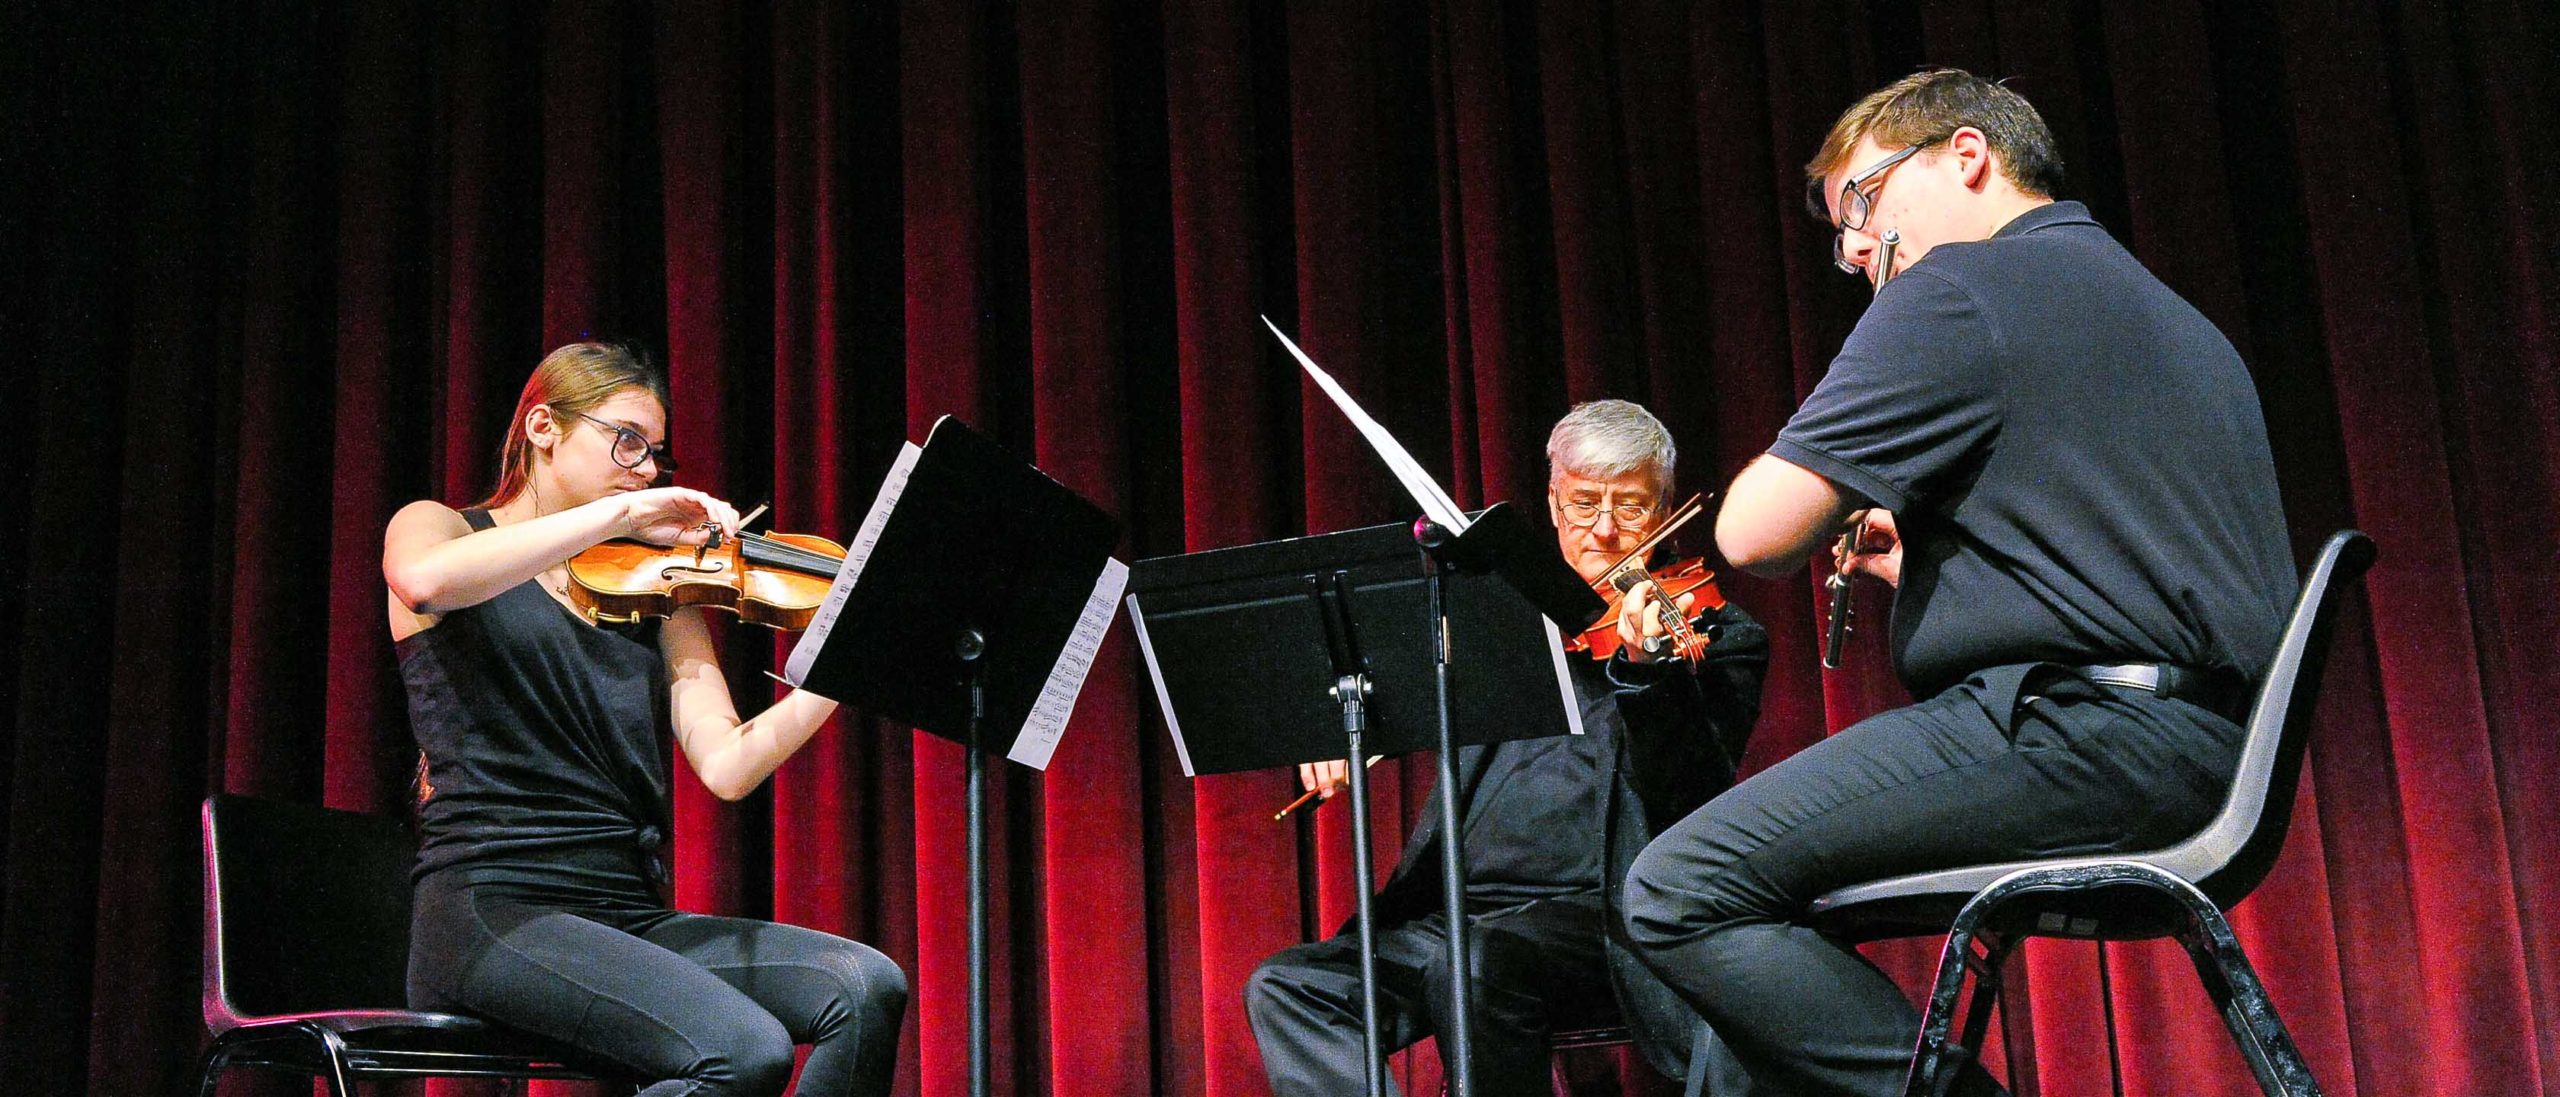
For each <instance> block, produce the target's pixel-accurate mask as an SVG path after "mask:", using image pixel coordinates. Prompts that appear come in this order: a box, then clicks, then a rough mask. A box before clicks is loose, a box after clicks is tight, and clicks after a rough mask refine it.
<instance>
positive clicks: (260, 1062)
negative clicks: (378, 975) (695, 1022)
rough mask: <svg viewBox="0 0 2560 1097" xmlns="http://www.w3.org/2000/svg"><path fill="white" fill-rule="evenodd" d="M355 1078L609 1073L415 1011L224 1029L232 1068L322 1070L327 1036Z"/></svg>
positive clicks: (454, 1018)
mask: <svg viewBox="0 0 2560 1097" xmlns="http://www.w3.org/2000/svg"><path fill="white" fill-rule="evenodd" d="M324 1033H326V1034H328V1035H330V1036H334V1037H336V1039H337V1040H338V1041H339V1043H340V1044H341V1045H343V1046H344V1048H345V1054H346V1064H347V1068H348V1070H349V1071H350V1072H351V1073H353V1074H356V1075H358V1076H400V1077H407V1076H458V1077H467V1076H496V1077H532V1078H597V1077H612V1076H613V1075H614V1073H615V1072H614V1071H613V1069H612V1068H611V1067H610V1066H609V1065H607V1064H603V1063H597V1062H592V1061H589V1060H587V1059H585V1058H583V1057H581V1056H580V1054H579V1053H578V1052H576V1051H574V1050H572V1049H570V1048H567V1047H564V1046H561V1045H559V1044H555V1043H553V1042H551V1041H548V1040H544V1039H542V1038H540V1037H536V1036H531V1035H528V1034H525V1033H522V1032H517V1031H514V1030H512V1029H506V1028H501V1027H499V1026H497V1025H493V1024H490V1023H488V1022H486V1021H482V1020H480V1019H478V1018H474V1017H464V1016H461V1015H458V1014H452V1013H433V1012H426V1011H418V1010H387V1009H351V1010H330V1011H323V1012H317V1013H304V1014H292V1015H287V1016H278V1017H261V1018H256V1019H254V1020H250V1021H247V1022H245V1023H243V1024H241V1025H240V1026H238V1027H236V1028H232V1029H229V1030H227V1031H225V1032H223V1033H222V1034H221V1035H220V1036H219V1037H218V1040H219V1041H220V1042H221V1043H224V1044H227V1045H230V1046H231V1048H232V1049H233V1050H232V1052H231V1054H230V1055H229V1057H228V1060H229V1062H230V1063H232V1064H234V1065H237V1066H251V1067H261V1068H265V1069H271V1070H291V1071H299V1072H305V1073H321V1072H325V1071H326V1070H327V1069H328V1052H327V1044H326V1040H327V1037H326V1036H324V1035H323V1034H324Z"/></svg>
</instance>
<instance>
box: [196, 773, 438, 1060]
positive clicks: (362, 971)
mask: <svg viewBox="0 0 2560 1097" xmlns="http://www.w3.org/2000/svg"><path fill="white" fill-rule="evenodd" d="M415 856H416V854H415V847H414V845H413V843H412V842H411V840H410V838H409V832H408V828H407V826H406V825H405V824H403V823H402V822H401V821H400V820H398V819H392V818H385V817H382V816H377V815H363V814H359V813H356V812H351V811H336V810H332V809H329V808H324V807H318V806H314V805H310V804H293V803H282V802H279V801H274V800H261V799H253V798H250V797H246V796H233V795H228V794H217V795H215V796H213V797H211V798H209V799H207V800H206V801H205V802H204V1019H205V1024H206V1025H208V1026H210V1027H211V1028H212V1029H213V1031H214V1032H216V1033H221V1032H223V1031H225V1030H228V1029H230V1028H233V1027H236V1026H238V1025H239V1024H240V1023H241V1022H242V1021H244V1020H247V1019H251V1018H257V1017H274V1016H279V1015H289V1014H298V1013H310V1012H316V1011H320V1010H336V1009H401V1008H405V1002H406V1000H407V997H408V992H407V982H408V963H409V869H410V864H411V862H412V861H413V860H414V859H415Z"/></svg>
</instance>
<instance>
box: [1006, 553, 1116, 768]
mask: <svg viewBox="0 0 2560 1097" xmlns="http://www.w3.org/2000/svg"><path fill="white" fill-rule="evenodd" d="M1128 586H1129V565H1127V564H1123V563H1121V562H1120V561H1118V560H1116V559H1111V558H1109V557H1105V558H1104V559H1103V561H1102V574H1101V575H1098V576H1095V577H1094V580H1093V593H1091V594H1090V595H1087V596H1086V597H1085V600H1084V612H1082V613H1079V614H1077V615H1076V627H1075V630H1074V631H1072V632H1069V633H1068V634H1067V646H1066V649H1065V650H1063V651H1060V652H1059V653H1058V661H1057V663H1056V664H1054V665H1052V666H1051V667H1050V668H1049V680H1048V682H1047V683H1045V684H1043V685H1042V686H1041V687H1040V696H1039V697H1038V698H1036V699H1034V700H1033V701H1032V702H1031V716H1030V718H1029V719H1026V720H1024V721H1023V722H1022V734H1021V735H1019V736H1017V737H1015V739H1014V741H1013V749H1012V750H1010V751H1007V752H1006V753H1005V757H1006V758H1009V759H1012V760H1013V761H1016V762H1020V763H1022V764H1023V765H1026V766H1029V767H1031V768H1033V769H1047V768H1049V755H1050V754H1051V753H1053V752H1055V751H1056V750H1057V749H1058V740H1059V738H1060V737H1062V736H1064V735H1066V733H1067V717H1068V716H1070V715H1072V714H1074V712H1075V709H1076V694H1077V693H1079V692H1081V691H1082V690H1083V689H1084V677H1085V674H1086V673H1087V672H1089V671H1091V670H1092V669H1093V657H1094V654H1095V653H1097V652H1099V651H1101V650H1102V641H1103V638H1104V637H1105V636H1108V635H1109V634H1110V632H1111V615H1112V612H1113V611H1114V610H1116V609H1118V608H1119V606H1120V592H1121V591H1122V590H1125V589H1127V588H1128Z"/></svg>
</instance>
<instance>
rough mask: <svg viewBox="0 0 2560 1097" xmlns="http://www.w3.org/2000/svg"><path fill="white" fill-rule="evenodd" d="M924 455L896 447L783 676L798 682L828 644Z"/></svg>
mask: <svg viewBox="0 0 2560 1097" xmlns="http://www.w3.org/2000/svg"><path fill="white" fill-rule="evenodd" d="M922 456H924V447H922V446H919V445H916V444H915V443H913V442H909V443H906V444H905V445H904V446H902V447H900V448H899V450H898V459H897V460H896V461H894V462H892V463H890V465H889V475H888V476H887V477H885V478H883V479H882V480H881V481H880V494H879V495H877V496H874V497H873V498H872V500H871V513H870V514H868V515H865V516H864V517H863V519H862V529H861V530H860V531H858V532H856V533H855V534H854V537H853V543H852V544H850V545H847V546H845V553H844V566H843V567H841V568H839V569H837V570H836V581H835V584H834V585H833V586H830V587H828V588H827V597H826V600H825V601H822V602H820V603H818V612H817V614H816V615H815V616H813V617H811V618H810V619H809V627H808V628H807V629H806V630H804V631H802V632H801V633H800V642H799V643H797V644H794V645H792V647H791V658H790V659H789V660H788V661H786V662H785V663H783V665H782V677H783V680H785V681H788V682H790V683H791V684H792V685H794V686H797V685H799V684H800V682H801V680H802V679H804V678H807V677H808V676H809V666H810V664H812V663H815V662H817V661H818V652H819V650H820V649H822V648H824V647H826V646H827V633H829V632H831V631H833V630H834V629H835V625H836V617H837V616H838V615H839V614H841V613H843V612H844V603H845V599H847V598H850V597H852V596H853V584H854V582H855V581H856V580H859V579H861V578H862V565H863V564H865V563H868V562H870V560H871V550H872V549H874V548H876V547H878V546H879V544H880V531H881V530H882V529H884V528H886V527H887V526H888V525H889V512H890V511H892V510H895V509H897V506H898V496H899V495H901V494H903V493H904V492H905V491H906V490H907V477H908V475H910V474H912V473H913V472H914V471H915V468H916V459H917V458H919V457H922Z"/></svg>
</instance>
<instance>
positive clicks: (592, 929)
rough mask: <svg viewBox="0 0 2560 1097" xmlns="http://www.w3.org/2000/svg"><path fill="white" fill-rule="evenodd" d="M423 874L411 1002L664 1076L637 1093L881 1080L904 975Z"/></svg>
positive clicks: (814, 940) (828, 954)
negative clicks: (801, 1057) (802, 1052)
mask: <svg viewBox="0 0 2560 1097" xmlns="http://www.w3.org/2000/svg"><path fill="white" fill-rule="evenodd" d="M456 875H457V874H454V873H439V874H436V875H431V876H429V877H428V878H426V879H425V880H421V881H419V883H418V888H417V899H416V907H415V910H414V913H413V916H412V919H411V936H410V942H411V943H410V950H409V1001H410V1004H411V1005H412V1006H414V1007H416V1008H420V1009H435V1010H444V1011H449V1012H456V1013H466V1014H470V1015H472V1016H477V1017H485V1018H488V1019H489V1020H493V1021H497V1022H499V1023H502V1024H505V1025H508V1026H510V1027H513V1028H518V1029H522V1030H524V1031H527V1032H531V1033H534V1034H537V1035H540V1036H545V1037H549V1038H551V1039H553V1040H557V1041H560V1042H561V1043H564V1044H568V1045H570V1046H572V1047H576V1048H579V1049H581V1050H583V1051H587V1052H589V1053H591V1054H595V1055H598V1056H601V1057H603V1058H605V1059H607V1060H610V1061H612V1062H615V1063H619V1064H621V1065H623V1066H624V1067H625V1068H627V1069H629V1070H631V1071H633V1072H634V1073H636V1074H639V1075H641V1076H643V1077H647V1078H653V1079H663V1080H662V1081H659V1082H658V1083H657V1084H655V1085H651V1086H649V1087H647V1088H645V1089H643V1090H641V1091H640V1093H641V1097H714V1095H719V1097H728V1095H732V1094H737V1095H746V1094H757V1095H766V1094H772V1095H778V1094H780V1093H781V1092H782V1090H783V1087H784V1086H785V1085H786V1084H788V1083H789V1082H790V1080H791V1062H792V1045H794V1044H797V1043H806V1044H809V1045H811V1048H810V1052H809V1061H808V1064H807V1065H806V1066H805V1067H803V1068H802V1070H801V1075H800V1088H799V1089H798V1091H797V1092H799V1093H802V1094H807V1095H809V1097H839V1095H841V1097H853V1095H870V1094H885V1093H887V1092H889V1086H890V1081H891V1072H892V1070H893V1068H894V1066H895V1065H896V1060H897V1051H898V1028H899V1025H900V1024H901V1023H902V1022H903V1021H904V1020H905V1017H906V1010H907V980H906V976H905V974H904V973H902V972H900V971H899V970H898V965H897V964H896V963H895V962H893V961H891V960H890V959H889V958H888V957H886V956H883V955H881V954H880V953H879V952H878V951H876V950H874V949H872V948H870V947H869V946H867V945H863V944H860V943H857V942H854V941H848V940H845V939H844V938H841V937H837V936H834V935H831V934H826V933H820V932H818V931H816V930H812V929H802V928H800V927H798V926H787V925H781V924H778V923H774V922H761V921H756V920H753V919H747V918H720V917H713V916H711V915H705V914H686V913H681V912H677V911H670V910H665V909H652V908H650V907H647V906H644V905H641V904H636V903H628V902H615V901H594V900H577V899H566V900H564V897H563V896H562V895H561V894H560V893H558V892H555V891H551V890H548V889H544V888H539V887H535V886H530V885H522V884H509V883H492V882H480V883H469V882H464V881H463V880H459V879H453V878H452V877H454V876H456Z"/></svg>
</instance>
